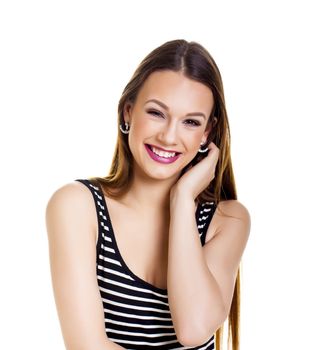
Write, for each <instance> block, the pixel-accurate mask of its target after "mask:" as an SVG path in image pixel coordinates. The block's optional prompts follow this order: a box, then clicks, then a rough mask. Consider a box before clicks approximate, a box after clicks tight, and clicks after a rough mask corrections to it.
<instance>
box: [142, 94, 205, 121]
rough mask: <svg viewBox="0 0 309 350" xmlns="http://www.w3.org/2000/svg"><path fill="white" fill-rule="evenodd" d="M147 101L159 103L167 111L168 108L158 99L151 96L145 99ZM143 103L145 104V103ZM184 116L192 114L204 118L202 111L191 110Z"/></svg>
mask: <svg viewBox="0 0 309 350" xmlns="http://www.w3.org/2000/svg"><path fill="white" fill-rule="evenodd" d="M147 102H154V103H157V104H158V105H160V106H161V107H162V108H164V109H165V110H167V111H169V108H168V107H167V105H166V104H164V103H163V102H161V101H159V100H156V99H155V98H152V99H150V100H147V101H146V103H147ZM146 103H145V104H146ZM186 116H188V117H190V116H191V117H193V116H199V117H203V118H204V119H206V116H205V114H204V113H201V112H192V113H187V114H186Z"/></svg>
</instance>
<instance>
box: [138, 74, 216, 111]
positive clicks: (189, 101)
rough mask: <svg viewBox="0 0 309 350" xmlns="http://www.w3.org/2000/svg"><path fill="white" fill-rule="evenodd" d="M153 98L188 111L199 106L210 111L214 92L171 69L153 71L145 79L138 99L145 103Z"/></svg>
mask: <svg viewBox="0 0 309 350" xmlns="http://www.w3.org/2000/svg"><path fill="white" fill-rule="evenodd" d="M152 98H155V99H158V100H160V101H162V102H163V103H165V104H166V105H168V106H170V107H171V108H174V107H176V106H177V107H179V108H180V107H181V106H182V107H183V108H184V109H188V112H190V109H192V108H195V109H196V108H199V109H203V110H204V111H209V113H210V111H211V108H212V105H213V94H212V91H211V89H210V88H209V87H208V86H206V85H204V84H202V83H200V82H197V81H195V80H192V79H189V78H187V77H185V76H184V75H183V74H182V73H180V72H173V71H171V70H167V71H156V72H153V73H151V74H150V75H149V76H148V78H147V79H146V80H145V82H144V84H143V86H142V88H141V89H140V91H139V96H138V100H139V102H140V103H145V102H146V101H147V100H148V99H152Z"/></svg>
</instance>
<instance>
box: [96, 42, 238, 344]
mask: <svg viewBox="0 0 309 350" xmlns="http://www.w3.org/2000/svg"><path fill="white" fill-rule="evenodd" d="M159 70H172V71H174V72H181V73H182V74H184V76H186V77H188V78H189V79H193V80H195V81H197V82H200V83H202V84H205V85H206V86H207V87H209V88H210V89H211V91H212V94H213V98H214V105H213V108H212V111H211V114H210V117H209V119H208V122H207V127H210V128H211V132H210V134H209V135H208V139H207V141H210V140H211V141H213V142H214V143H215V145H216V146H217V147H218V148H219V150H220V154H219V159H218V163H217V166H216V170H215V177H214V179H213V180H212V181H211V183H210V184H209V186H208V187H207V188H206V189H205V190H204V191H203V192H201V193H200V194H199V196H198V197H197V200H198V201H199V202H203V201H214V202H215V204H216V205H217V204H218V202H219V201H224V200H229V199H237V194H236V185H235V180H234V173H233V168H232V161H231V152H230V128H229V122H228V118H227V112H226V107H225V98H224V91H223V84H222V79H221V74H220V71H219V69H218V67H217V65H216V63H215V61H214V59H213V58H212V56H211V55H210V54H209V52H208V51H207V50H206V49H205V48H204V47H203V46H202V45H201V44H199V43H197V42H194V41H191V42H188V41H186V40H182V39H179V40H172V41H168V42H166V43H164V44H163V45H161V46H159V47H157V48H155V49H154V50H153V51H152V52H150V53H149V54H148V55H147V56H146V57H145V58H144V59H143V60H142V62H141V63H140V64H139V66H138V67H137V69H136V70H135V72H134V74H133V76H132V78H131V79H130V81H129V82H128V84H127V85H126V86H125V88H124V90H123V92H122V95H121V98H120V101H119V104H118V137H117V141H116V146H115V150H114V155H113V159H112V164H111V167H110V170H109V174H108V175H107V176H105V177H91V178H90V180H92V181H93V182H94V183H96V184H97V185H99V186H100V187H101V188H103V189H104V192H105V193H106V194H108V195H109V196H110V197H112V198H118V197H119V196H122V195H123V194H124V193H126V192H127V191H128V190H129V188H130V184H131V181H132V174H133V156H132V153H131V151H130V149H129V146H128V136H127V134H123V133H122V132H121V131H120V130H119V126H120V125H122V126H123V121H124V119H123V111H124V107H125V104H126V102H131V103H132V104H134V102H135V100H136V98H137V95H138V92H139V90H140V89H141V87H142V85H143V83H144V82H145V80H146V79H147V77H148V76H149V75H150V74H151V73H152V72H154V71H159ZM198 156H199V155H197V156H196V157H198ZM194 160H195V158H194V159H193V160H192V161H194ZM224 324H225V323H223V324H222V325H221V326H220V328H218V329H217V331H216V349H217V350H221V349H222V339H223V331H224ZM239 327H240V266H239V269H238V271H237V277H236V282H235V286H234V294H233V299H232V304H231V308H230V311H229V316H228V346H230V345H231V346H232V347H231V349H232V350H239Z"/></svg>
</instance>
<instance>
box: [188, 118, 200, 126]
mask: <svg viewBox="0 0 309 350" xmlns="http://www.w3.org/2000/svg"><path fill="white" fill-rule="evenodd" d="M186 121H189V122H190V123H189V125H192V126H200V125H201V123H200V122H199V121H197V120H195V119H187V120H186Z"/></svg>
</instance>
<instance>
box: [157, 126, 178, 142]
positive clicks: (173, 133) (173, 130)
mask: <svg viewBox="0 0 309 350" xmlns="http://www.w3.org/2000/svg"><path fill="white" fill-rule="evenodd" d="M158 140H159V141H160V142H161V143H162V144H165V145H176V144H177V124H176V123H173V122H170V123H168V124H165V125H162V129H161V130H160V132H159V134H158Z"/></svg>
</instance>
